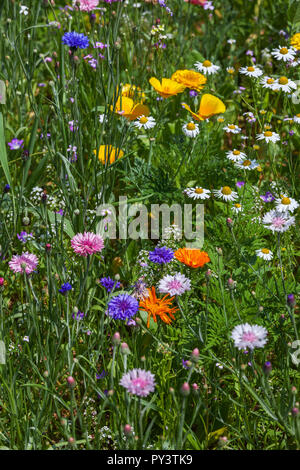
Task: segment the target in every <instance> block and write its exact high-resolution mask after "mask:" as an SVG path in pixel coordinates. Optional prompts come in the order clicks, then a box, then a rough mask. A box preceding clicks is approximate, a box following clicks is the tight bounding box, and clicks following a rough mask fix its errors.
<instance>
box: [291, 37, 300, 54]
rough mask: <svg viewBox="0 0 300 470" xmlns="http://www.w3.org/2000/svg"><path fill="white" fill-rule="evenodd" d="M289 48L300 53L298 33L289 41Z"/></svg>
mask: <svg viewBox="0 0 300 470" xmlns="http://www.w3.org/2000/svg"><path fill="white" fill-rule="evenodd" d="M290 43H291V46H293V47H294V48H295V49H297V51H300V33H296V34H294V36H292V37H291V39H290Z"/></svg>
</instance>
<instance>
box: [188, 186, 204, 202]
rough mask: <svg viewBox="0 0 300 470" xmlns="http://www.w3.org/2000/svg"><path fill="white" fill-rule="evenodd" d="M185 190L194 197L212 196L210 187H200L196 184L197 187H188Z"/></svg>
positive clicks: (189, 195)
mask: <svg viewBox="0 0 300 470" xmlns="http://www.w3.org/2000/svg"><path fill="white" fill-rule="evenodd" d="M183 192H184V193H185V194H186V195H187V196H188V197H190V198H192V199H209V198H210V191H209V189H204V188H199V187H198V186H196V187H195V188H186V189H185V190H184V191H183Z"/></svg>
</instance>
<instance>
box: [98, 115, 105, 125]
mask: <svg viewBox="0 0 300 470" xmlns="http://www.w3.org/2000/svg"><path fill="white" fill-rule="evenodd" d="M99 122H100V123H101V124H103V123H104V122H107V116H105V114H100V116H99Z"/></svg>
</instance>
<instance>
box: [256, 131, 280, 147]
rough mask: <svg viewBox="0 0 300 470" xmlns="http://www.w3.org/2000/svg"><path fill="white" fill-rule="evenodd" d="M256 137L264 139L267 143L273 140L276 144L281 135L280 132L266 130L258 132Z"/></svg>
mask: <svg viewBox="0 0 300 470" xmlns="http://www.w3.org/2000/svg"><path fill="white" fill-rule="evenodd" d="M256 139H257V140H264V141H265V142H267V144H268V143H269V142H273V144H275V142H277V141H278V140H280V136H279V134H276V132H271V131H265V132H263V133H262V134H257V136H256Z"/></svg>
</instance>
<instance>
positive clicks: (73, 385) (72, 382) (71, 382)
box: [67, 375, 76, 388]
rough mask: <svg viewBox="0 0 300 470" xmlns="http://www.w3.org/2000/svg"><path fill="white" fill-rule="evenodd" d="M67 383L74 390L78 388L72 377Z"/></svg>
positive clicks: (70, 376)
mask: <svg viewBox="0 0 300 470" xmlns="http://www.w3.org/2000/svg"><path fill="white" fill-rule="evenodd" d="M67 383H68V385H69V387H70V388H74V387H75V386H76V380H75V379H74V378H73V377H72V375H69V377H68V378H67Z"/></svg>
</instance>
